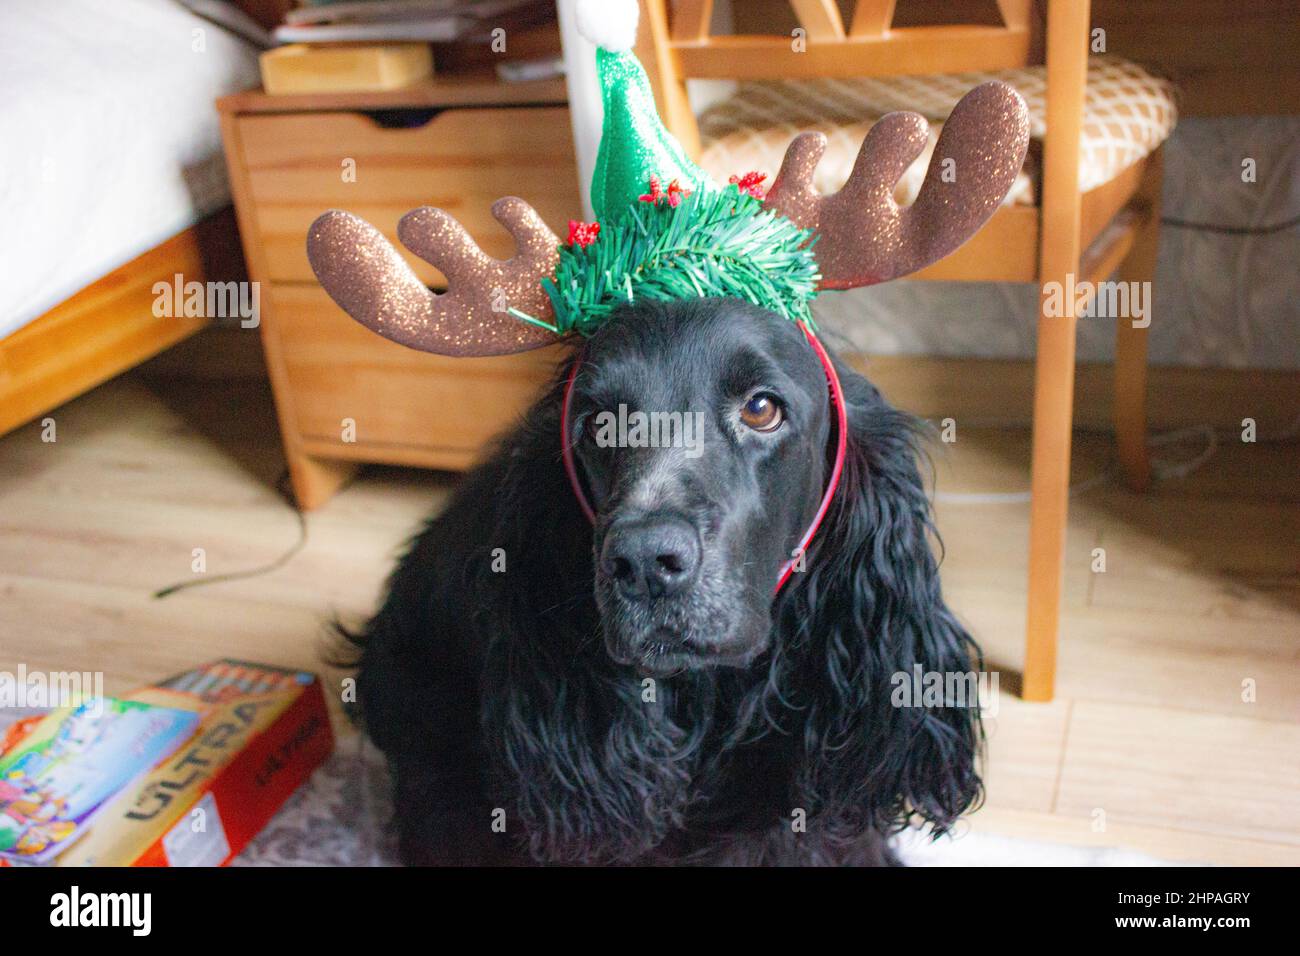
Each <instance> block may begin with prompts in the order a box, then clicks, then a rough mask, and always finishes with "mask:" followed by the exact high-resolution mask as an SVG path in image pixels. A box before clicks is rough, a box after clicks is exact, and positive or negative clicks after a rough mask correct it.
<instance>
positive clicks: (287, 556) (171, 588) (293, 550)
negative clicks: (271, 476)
mask: <svg viewBox="0 0 1300 956" xmlns="http://www.w3.org/2000/svg"><path fill="white" fill-rule="evenodd" d="M275 489H276V491H278V492H279V493H280V495H281V497H283V498H284V500H285V503H286V504H287V505H288V506H289V507H290V508H291V509H292V510H293V513H294V517H296V518H297V519H298V540H297V541H295V542H294V543H293V546H292V547H290V548H289V550H288V551H285V552H284V553H283V554H282V555H280V556H279V557H278V558H276V559H275V560H274V561H271V562H269V563H268V564H263V565H259V566H257V567H255V568H249V569H247V570H245V571H228V572H226V573H225V574H214V575H212V576H210V577H202V578H194V579H193V580H189V581H178V582H176V583H175V584H169V585H168V586H167V587H165V588H163V589H162V590H159V591H155V592H154V595H153V596H154V598H155V599H159V598H165V597H170V596H171V595H173V594H175V593H176V592H177V591H184V590H186V589H187V588H196V587H202V586H204V585H207V584H220V583H222V582H224V581H238V580H241V579H243V578H255V577H258V576H260V575H263V574H270V573H271V572H272V571H278V570H279V569H280V568H282V567H284V566H285V565H286V564H288V563H289V561H290V560H291V559H292V558H293V556H294V555H296V554H297V553H298V552H299V551H301V550H302V549H303V548H305V547H306V546H307V518H306V516H305V515H304V514H303V513H302V512H301V511H300V510H299V509H298V508H296V507H295V506H294V504H293V497H292V492H291V490H290V488H289V472H288V470H285V471H284V472H282V473H281V474H280V477H279V479H278V480H277V481H276V483H275Z"/></svg>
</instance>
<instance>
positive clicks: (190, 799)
mask: <svg viewBox="0 0 1300 956" xmlns="http://www.w3.org/2000/svg"><path fill="white" fill-rule="evenodd" d="M333 746H334V740H333V734H332V732H331V730H330V723H329V715H328V712H327V711H326V707H325V698H324V694H323V692H322V690H321V685H320V680H319V679H318V678H317V677H316V676H315V675H313V674H309V673H306V672H303V671H292V670H285V669H282V668H277V667H267V666H265V665H261V664H250V663H246V662H243V661H233V660H219V661H213V662H210V663H208V664H204V665H203V666H201V667H197V668H195V669H194V670H191V671H186V672H185V673H183V674H178V675H177V676H175V677H173V678H171V679H170V680H167V681H164V682H162V683H161V684H158V685H155V686H151V687H146V688H142V689H141V690H138V691H136V692H134V693H131V694H128V695H126V696H125V697H122V698H94V699H92V700H89V701H85V702H83V703H81V704H80V705H79V706H76V707H65V708H59V709H57V710H54V711H51V712H50V713H48V714H46V715H44V716H41V717H37V718H32V719H29V720H27V721H25V722H23V723H22V724H21V725H19V726H17V727H15V728H13V729H11V731H10V733H9V735H8V737H7V738H6V739H5V741H4V749H3V751H2V752H0V865H11V866H12V865H53V866H222V865H225V864H226V863H228V862H229V861H230V860H231V859H232V858H233V857H234V856H235V855H236V854H238V853H239V851H240V850H242V849H243V848H244V846H245V845H247V843H248V841H249V840H251V839H252V838H253V837H254V836H255V835H256V834H257V833H258V831H259V830H261V829H262V827H263V826H265V825H266V823H267V822H268V821H269V820H270V819H271V817H272V816H273V815H274V814H275V812H276V811H277V810H278V809H279V808H280V806H281V805H282V804H283V803H284V801H285V800H286V799H287V798H288V797H289V795H290V794H291V793H293V792H294V790H296V789H297V788H298V787H299V786H301V785H302V784H303V783H304V782H305V781H306V780H307V778H308V776H310V774H311V772H312V771H313V770H314V769H315V768H316V767H317V766H318V765H319V764H320V763H321V762H322V761H324V760H325V758H326V757H328V756H329V754H330V752H331V751H332V750H333Z"/></svg>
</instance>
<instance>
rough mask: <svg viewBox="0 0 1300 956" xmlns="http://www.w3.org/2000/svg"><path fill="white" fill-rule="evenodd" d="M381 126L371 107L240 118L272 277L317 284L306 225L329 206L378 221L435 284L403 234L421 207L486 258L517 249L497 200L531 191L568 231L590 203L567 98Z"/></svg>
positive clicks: (409, 114) (417, 116)
mask: <svg viewBox="0 0 1300 956" xmlns="http://www.w3.org/2000/svg"><path fill="white" fill-rule="evenodd" d="M394 119H395V120H396V121H397V122H403V123H410V122H420V121H421V120H427V121H426V122H423V125H417V126H392V125H384V124H383V123H381V121H380V120H379V119H376V118H374V117H372V116H371V115H368V114H365V113H344V112H317V113H270V114H262V115H243V116H239V117H238V118H237V120H236V123H237V127H238V131H239V141H240V144H241V148H242V160H243V163H244V165H245V167H246V169H247V176H248V183H249V187H250V190H251V194H252V195H251V199H252V205H253V210H252V211H253V221H254V223H255V226H256V229H257V232H258V238H259V240H260V243H261V246H262V249H263V253H264V263H265V270H266V272H267V276H266V278H268V279H270V280H271V281H281V282H285V281H287V282H314V281H315V277H314V276H313V275H312V271H311V266H310V264H309V263H308V262H307V253H306V241H307V229H308V227H309V226H310V225H311V223H312V221H313V220H314V219H315V218H316V217H317V216H319V215H320V214H321V213H322V212H324V211H325V210H326V209H331V208H337V209H345V210H347V211H348V212H351V213H355V214H356V215H358V216H361V217H362V218H363V219H366V220H368V221H370V222H371V223H372V224H374V225H375V226H376V227H378V228H379V229H381V230H382V231H383V232H384V233H385V234H386V235H387V236H388V237H389V239H390V240H391V241H392V242H393V244H394V245H395V246H396V247H397V248H398V249H401V251H402V253H403V254H404V255H405V256H406V258H407V261H408V262H410V263H411V265H412V266H414V267H415V270H416V272H417V273H418V274H419V275H420V277H421V278H422V279H424V281H425V282H426V283H428V284H430V285H438V284H440V283H442V282H443V278H442V276H441V274H440V273H439V272H438V271H437V270H436V269H434V268H433V267H432V266H430V265H428V264H427V263H425V262H424V261H423V260H421V259H419V258H418V257H416V256H414V255H412V254H411V253H409V252H407V251H406V249H405V248H403V247H402V246H401V245H400V243H398V242H397V221H398V220H399V219H400V218H401V217H402V216H403V215H404V214H405V213H407V212H408V211H410V210H411V209H414V208H416V207H418V206H425V205H428V206H439V207H441V208H443V209H445V210H447V211H448V212H450V213H451V214H452V215H453V216H455V217H456V218H457V219H458V220H460V222H461V223H462V224H464V226H465V228H466V229H468V230H469V232H470V234H471V235H472V236H473V237H474V238H475V240H476V241H477V242H478V243H479V244H480V245H481V246H482V247H483V249H484V251H485V252H487V253H488V254H489V255H493V256H497V257H500V258H508V257H509V256H510V255H512V254H513V252H514V243H513V241H512V240H511V239H510V237H509V235H508V234H507V233H506V232H505V230H504V229H502V228H501V227H500V226H499V225H498V224H497V222H496V220H494V219H493V218H492V215H491V207H492V203H493V202H495V201H496V200H497V199H500V198H501V197H502V196H523V197H525V198H527V200H528V201H529V202H530V203H531V204H532V205H533V207H534V208H535V209H536V210H537V211H538V212H539V213H540V214H541V216H542V218H543V219H545V220H546V222H547V223H548V224H549V225H550V227H551V228H552V229H553V230H555V232H556V234H557V235H559V236H561V237H563V236H564V235H565V233H566V229H567V223H568V220H569V219H570V218H574V217H577V216H578V215H579V214H580V212H581V209H582V205H581V199H580V197H579V195H578V189H577V174H576V163H575V161H574V155H573V138H572V133H571V131H570V126H569V112H568V110H567V109H566V108H564V107H523V108H520V107H514V108H493V109H447V110H444V111H442V112H437V113H434V112H433V111H423V112H421V111H418V110H405V111H400V112H399V113H396V114H392V113H390V114H388V117H387V121H388V122H390V123H391V122H393V121H394Z"/></svg>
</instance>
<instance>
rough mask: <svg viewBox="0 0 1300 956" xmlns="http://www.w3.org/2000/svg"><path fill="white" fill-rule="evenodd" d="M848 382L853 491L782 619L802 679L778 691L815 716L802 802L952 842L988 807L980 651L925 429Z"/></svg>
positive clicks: (850, 375) (842, 494) (856, 381)
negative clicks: (942, 523) (951, 581)
mask: <svg viewBox="0 0 1300 956" xmlns="http://www.w3.org/2000/svg"><path fill="white" fill-rule="evenodd" d="M839 371H840V376H841V381H842V384H843V388H844V393H845V400H846V403H847V405H848V414H849V432H850V434H849V441H848V456H847V459H846V462H845V473H844V477H843V480H842V482H841V485H840V491H839V494H838V496H837V500H836V502H835V504H834V506H833V510H832V512H831V514H830V515H829V516H828V523H827V525H826V526H824V529H823V531H822V533H821V535H820V541H819V542H815V543H814V550H813V552H812V553H810V554H809V556H808V569H807V570H806V571H805V572H803V573H802V574H797V575H795V577H796V579H797V581H796V582H792V583H794V584H795V587H794V588H793V589H791V593H790V594H789V595H787V596H786V597H784V598H783V599H782V602H781V605H780V607H779V611H778V613H779V614H780V615H781V622H782V631H783V633H784V634H785V635H787V641H788V643H787V645H786V650H785V651H784V652H783V653H784V654H785V655H786V657H787V660H786V661H785V664H784V665H783V666H784V667H788V668H793V669H795V670H797V672H798V676H797V680H794V681H790V682H788V683H787V682H786V681H784V680H782V681H781V683H782V684H786V686H787V687H790V688H796V689H797V690H796V691H795V692H796V694H797V695H798V696H799V697H801V698H802V699H803V703H804V704H805V706H806V714H807V717H806V722H805V725H804V728H803V734H802V737H803V740H804V747H805V753H804V758H805V759H804V768H803V772H802V779H801V780H800V781H799V789H800V791H801V794H800V796H801V797H802V798H803V799H805V800H807V801H808V803H809V804H812V805H814V806H817V807H818V809H819V810H820V811H821V812H824V813H829V814H832V815H839V816H841V817H847V818H849V819H853V820H855V822H857V823H859V824H868V825H871V826H874V827H877V828H879V829H883V830H889V829H895V828H899V827H902V826H903V825H905V824H907V823H908V822H915V821H916V818H918V817H919V818H921V819H924V820H926V821H929V822H930V823H932V824H933V825H934V827H935V829H936V830H938V831H943V830H946V829H947V828H948V827H949V826H950V825H951V824H952V823H953V821H954V820H955V819H956V818H957V817H958V816H959V815H960V814H961V813H963V812H964V811H965V810H967V809H968V808H970V807H971V806H972V805H973V804H975V803H976V802H977V801H978V800H979V799H980V796H981V783H980V779H979V775H978V771H977V767H976V762H977V758H978V755H979V749H980V746H981V744H982V731H981V728H980V722H979V701H978V695H977V694H976V693H974V689H975V687H976V681H977V679H978V668H979V667H980V661H979V651H978V648H977V647H976V646H975V644H974V642H973V641H972V639H971V638H970V636H969V635H968V634H967V633H966V631H965V630H964V629H963V628H962V626H961V625H960V624H959V623H958V622H957V620H956V618H955V617H954V616H953V614H952V613H951V612H950V611H949V610H948V608H947V606H946V605H945V604H944V602H943V597H942V594H941V591H940V587H939V573H938V562H937V561H936V559H935V556H934V551H933V549H932V540H931V539H932V538H934V530H933V525H932V522H931V515H930V507H929V501H928V499H927V498H926V494H925V489H924V486H923V483H922V480H921V475H920V472H919V470H918V467H917V459H918V450H919V449H918V441H917V439H918V427H917V422H916V421H915V420H914V419H912V418H910V417H909V416H907V415H904V414H902V413H900V412H898V411H897V410H895V409H894V408H892V407H891V406H890V405H889V404H888V403H887V402H886V401H885V400H884V398H883V397H882V396H881V395H880V393H879V392H878V391H877V390H876V389H875V387H874V386H872V385H871V384H870V383H869V382H867V381H866V379H864V378H863V377H862V376H860V375H858V374H856V373H855V372H853V371H852V370H850V369H847V368H843V367H841V368H840V369H839ZM935 543H937V539H936V541H935ZM791 638H793V639H792V640H791ZM918 668H919V670H918ZM935 675H938V678H937V679H940V680H942V681H943V686H944V687H945V688H946V689H947V697H946V698H944V699H942V700H936V699H935V695H934V694H933V693H931V694H930V695H929V699H928V700H927V699H926V695H925V694H924V693H923V694H915V693H914V691H915V690H916V689H917V687H918V685H920V686H923V687H929V688H931V689H933V687H934V681H935V680H936V677H935ZM791 676H794V675H791ZM954 688H956V689H957V690H958V691H959V693H958V694H956V695H954V694H953V693H952V691H953V689H954ZM966 691H968V693H966ZM808 809H809V812H810V815H811V813H812V812H813V807H812V806H809V807H808ZM864 814H865V815H866V818H865V819H861V817H862V816H863V815H864Z"/></svg>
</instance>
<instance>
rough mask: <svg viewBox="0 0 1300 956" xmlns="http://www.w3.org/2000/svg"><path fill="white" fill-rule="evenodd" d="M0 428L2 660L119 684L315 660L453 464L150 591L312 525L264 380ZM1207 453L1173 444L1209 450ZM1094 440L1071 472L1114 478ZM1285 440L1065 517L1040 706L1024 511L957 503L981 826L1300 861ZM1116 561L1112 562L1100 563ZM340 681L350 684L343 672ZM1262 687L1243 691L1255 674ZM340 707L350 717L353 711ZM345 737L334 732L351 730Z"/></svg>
mask: <svg viewBox="0 0 1300 956" xmlns="http://www.w3.org/2000/svg"><path fill="white" fill-rule="evenodd" d="M55 419H56V422H57V426H56V427H57V433H56V434H57V441H55V442H53V443H45V442H42V440H41V428H40V426H39V425H30V426H27V427H25V428H22V429H20V430H18V431H17V432H14V433H12V434H10V435H9V436H7V437H5V438H3V439H0V670H7V671H11V672H12V671H14V670H16V668H17V667H18V665H19V664H25V665H26V666H27V668H28V669H29V670H33V669H39V670H56V671H58V670H80V671H85V670H90V671H103V672H104V674H105V682H106V689H107V691H108V692H109V693H113V692H122V691H126V690H128V689H130V688H132V687H133V686H135V685H138V684H141V683H144V682H148V681H153V680H156V679H158V678H161V677H164V676H167V675H168V674H170V673H172V672H175V671H178V670H181V669H183V668H187V667H189V666H191V665H193V664H195V663H198V662H201V661H203V660H206V659H210V658H213V657H219V656H232V657H244V658H248V659H253V660H257V661H264V662H268V663H273V664H283V665H291V666H298V667H307V668H314V669H320V668H321V663H320V654H321V652H322V649H323V648H324V646H325V645H324V637H323V630H322V622H323V621H324V619H325V618H326V617H327V616H328V615H329V614H330V613H331V612H334V611H337V612H340V613H341V614H343V615H345V616H352V617H356V616H359V615H361V614H364V613H365V612H366V611H367V610H368V609H369V608H370V607H371V606H372V603H373V601H374V600H375V597H376V595H377V593H378V589H379V587H380V584H381V581H382V578H383V576H384V574H385V573H386V571H387V569H388V568H389V567H390V565H391V561H392V558H393V556H394V554H395V551H396V549H397V548H398V546H399V545H400V543H401V542H402V540H403V538H404V537H405V536H406V535H407V534H408V533H409V532H410V531H411V529H412V527H413V525H414V524H415V522H416V521H417V520H418V519H420V518H421V517H422V516H424V515H425V514H426V513H427V512H429V511H430V510H431V509H433V508H435V507H437V506H438V504H439V502H440V501H442V500H443V499H444V496H445V494H446V491H447V488H448V487H449V485H448V479H447V478H445V477H443V476H438V475H436V474H431V473H421V472H415V471H404V470H389V469H374V470H371V471H367V472H365V473H363V475H362V477H361V478H360V479H359V480H358V481H357V482H356V483H355V484H353V485H352V486H351V487H349V488H347V489H346V490H344V491H343V492H342V493H341V494H340V495H339V496H338V497H337V498H336V499H335V500H334V501H333V502H331V503H330V505H328V506H327V507H325V508H324V509H322V510H320V511H318V512H315V513H313V514H311V515H310V516H309V517H308V518H307V523H308V528H309V538H308V542H307V545H306V547H305V548H304V549H303V550H302V551H301V552H300V553H298V554H297V555H296V556H295V557H294V558H293V559H292V560H291V561H289V562H288V563H287V564H286V565H285V566H283V567H281V568H280V569H278V570H276V571H274V572H272V573H269V574H265V575H262V576H258V577H253V578H249V579H245V580H236V581H230V582H227V583H220V584H214V585H212V586H209V587H200V588H194V589H190V590H185V591H181V592H179V593H177V594H175V595H173V596H171V597H168V598H166V599H162V600H156V599H154V598H153V597H152V596H151V595H152V594H153V593H154V592H155V591H156V590H158V589H159V588H161V587H164V586H166V585H168V584H171V583H173V582H176V581H185V580H191V579H193V578H195V577H196V575H195V574H193V573H192V572H191V562H192V561H193V560H194V558H193V554H194V549H196V548H202V549H204V553H205V555H206V562H207V575H208V576H214V575H217V574H221V573H223V572H228V571H235V570H240V569H244V568H247V567H250V566H254V565H258V564H261V563H263V562H268V561H271V560H273V559H274V558H276V557H277V556H279V555H280V554H281V553H282V552H284V551H285V550H286V549H288V548H289V547H290V546H291V545H292V544H293V542H294V541H295V540H296V536H297V520H296V518H295V515H294V513H293V512H292V511H290V510H289V508H287V507H286V506H285V504H284V502H283V501H282V499H281V498H280V497H279V496H278V495H277V493H276V492H275V490H274V483H275V480H276V478H277V476H278V474H279V473H280V471H281V469H282V467H283V459H282V458H281V456H280V452H279V447H278V444H277V439H276V433H275V426H274V419H273V416H272V413H271V405H270V396H269V394H268V393H267V392H266V390H265V387H264V386H263V385H262V384H261V383H260V382H259V381H257V380H256V379H248V378H244V379H237V380H234V381H223V382H202V381H199V382H194V381H180V380H171V379H157V378H147V377H144V376H141V375H139V374H133V375H128V376H126V377H124V378H120V379H117V380H116V381H113V382H111V383H109V384H107V385H105V386H103V387H101V388H99V389H97V390H95V391H94V392H92V393H90V394H89V395H87V396H84V397H82V398H81V399H78V400H77V401H75V402H73V403H72V404H70V405H68V406H65V407H64V408H62V409H60V410H59V411H58V412H57V413H55ZM941 448H942V450H941V451H940V452H939V457H938V460H937V474H938V487H939V490H940V491H942V492H965V493H975V492H1015V491H1021V490H1023V489H1024V488H1026V487H1027V484H1028V475H1027V462H1028V457H1029V436H1028V433H1027V432H1026V431H1024V430H1023V429H1007V428H997V429H987V430H980V429H978V428H971V427H962V429H961V430H960V431H959V434H958V440H957V442H955V443H954V444H951V445H946V446H941ZM1196 450H1197V448H1196V447H1195V445H1194V444H1192V445H1189V446H1187V447H1185V448H1181V449H1170V450H1168V451H1167V454H1169V455H1171V456H1173V455H1191V454H1193V453H1194V452H1195V451H1196ZM1108 454H1109V443H1108V439H1106V438H1105V436H1101V435H1091V436H1090V435H1087V434H1083V435H1080V436H1079V439H1078V443H1077V452H1076V456H1075V459H1076V466H1075V475H1076V479H1075V480H1076V481H1082V480H1085V479H1087V478H1088V477H1089V476H1091V475H1094V474H1096V473H1098V472H1099V471H1100V470H1102V469H1104V468H1105V467H1106V464H1107V460H1108ZM1298 461H1300V446H1297V445H1296V444H1294V443H1291V444H1277V443H1271V444H1270V443H1259V444H1253V445H1248V444H1241V443H1238V442H1229V443H1227V444H1225V445H1224V446H1223V447H1222V448H1221V449H1220V450H1219V452H1218V454H1217V455H1216V456H1215V457H1214V459H1213V460H1212V461H1211V462H1210V463H1209V464H1207V465H1206V466H1205V467H1204V468H1202V469H1200V470H1199V471H1197V472H1196V473H1195V474H1194V475H1192V476H1191V477H1189V478H1186V479H1180V480H1170V481H1166V482H1163V483H1162V484H1161V485H1160V486H1159V487H1157V488H1156V490H1155V491H1154V492H1153V493H1151V494H1149V495H1147V496H1145V497H1139V496H1134V495H1131V494H1128V493H1126V492H1124V491H1122V490H1120V489H1119V488H1118V487H1117V486H1115V485H1114V484H1113V483H1111V484H1106V485H1103V486H1100V487H1097V488H1095V489H1094V490H1091V491H1088V492H1086V493H1085V494H1082V495H1081V496H1079V497H1078V498H1077V499H1076V500H1075V502H1074V506H1073V512H1072V521H1071V529H1070V536H1069V545H1068V552H1069V562H1068V570H1067V573H1066V598H1065V618H1064V622H1063V639H1062V643H1061V656H1060V678H1059V682H1058V688H1059V696H1058V699H1057V700H1056V701H1055V702H1054V703H1052V704H1048V705H1041V704H1037V705H1036V704H1025V703H1022V702H1021V701H1019V700H1018V699H1017V698H1016V697H1015V696H1014V695H1013V694H1012V693H1009V692H1008V691H1009V690H1013V689H1014V684H1015V670H1016V668H1017V667H1018V666H1019V662H1020V659H1021V643H1022V633H1023V593H1022V589H1023V581H1024V575H1025V542H1026V538H1027V534H1028V527H1027V516H1028V509H1027V507H1026V506H1025V505H1024V504H1019V503H998V504H969V503H948V502H941V503H940V505H939V523H940V528H941V531H942V533H943V536H944V539H945V543H946V546H947V558H946V562H945V566H944V567H945V583H946V589H947V592H948V594H949V596H950V599H951V601H952V603H953V605H954V606H955V608H956V609H957V611H958V612H959V614H960V615H961V616H962V617H963V618H964V619H965V620H966V621H967V622H968V623H969V625H970V626H971V628H972V630H973V631H974V632H975V633H976V635H977V636H978V638H979V640H980V641H981V643H982V644H983V646H984V648H985V652H986V655H987V658H988V661H989V664H990V667H992V668H994V669H998V670H999V671H1001V686H1002V690H1003V693H1002V694H1001V695H1000V696H999V711H998V714H997V716H996V717H994V718H993V719H991V720H989V721H988V734H989V756H988V766H987V772H986V777H987V781H988V800H987V803H986V805H985V806H984V807H983V808H982V809H981V810H980V811H979V812H978V813H976V814H974V815H973V816H972V817H971V818H970V820H969V822H968V823H967V824H963V826H969V827H970V828H972V829H974V830H976V831H983V832H989V833H998V834H1005V835H1009V836H1018V837H1024V838H1030V839H1035V840H1042V841H1050V842H1064V843H1073V844H1081V845H1090V846H1122V847H1126V848H1129V849H1134V850H1138V851H1142V852H1146V853H1149V854H1153V855H1155V856H1159V857H1164V858H1169V859H1177V860H1192V861H1203V862H1215V863H1238V864H1297V863H1300V654H1298V648H1300V572H1298V567H1297V542H1298V541H1300V508H1298V507H1297V504H1298V502H1297V498H1298V497H1300V493H1298V490H1297V481H1296V478H1297V462H1298ZM1095 548H1103V549H1105V561H1106V570H1105V572H1104V573H1094V572H1093V571H1092V570H1091V566H1092V564H1093V562H1094V556H1093V550H1094V549H1095ZM332 674H333V677H334V678H337V676H338V675H337V674H336V673H333V672H332ZM1244 686H1251V687H1253V696H1252V695H1246V696H1247V697H1248V698H1249V699H1243V687H1244ZM336 717H337V714H336ZM340 727H341V722H340Z"/></svg>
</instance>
